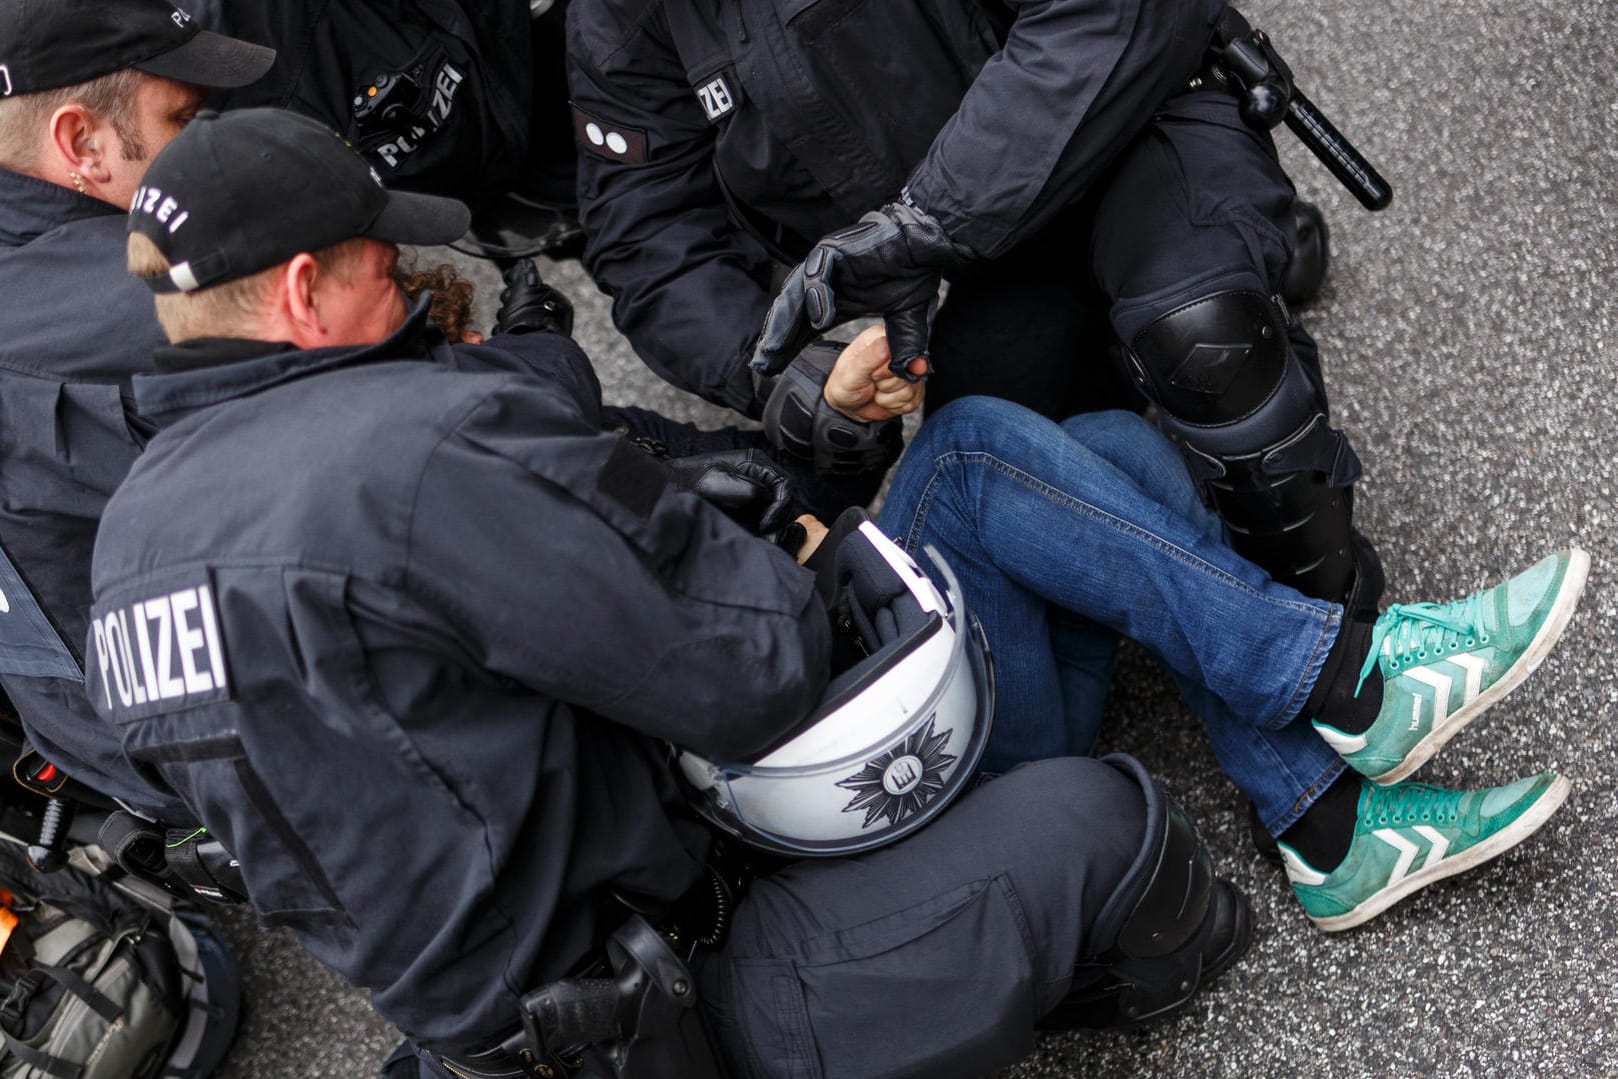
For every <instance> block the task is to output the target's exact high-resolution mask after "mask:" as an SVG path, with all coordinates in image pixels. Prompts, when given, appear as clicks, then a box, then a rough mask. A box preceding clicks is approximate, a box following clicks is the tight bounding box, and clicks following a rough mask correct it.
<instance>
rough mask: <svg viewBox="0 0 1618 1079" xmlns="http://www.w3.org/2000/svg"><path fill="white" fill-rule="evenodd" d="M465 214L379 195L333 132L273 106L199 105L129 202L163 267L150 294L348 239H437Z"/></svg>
mask: <svg viewBox="0 0 1618 1079" xmlns="http://www.w3.org/2000/svg"><path fill="white" fill-rule="evenodd" d="M470 224H471V213H470V211H469V210H468V209H467V208H466V206H465V204H463V203H461V202H457V201H456V200H455V199H446V198H439V197H437V196H435V195H420V194H415V193H413V192H406V191H389V190H387V189H386V188H384V187H383V186H382V178H381V177H380V176H378V175H377V172H376V170H375V169H373V168H372V167H371V166H370V165H369V164H368V163H367V162H366V161H365V159H364V158H362V157H361V156H360V155H359V153H358V152H356V151H355V150H354V148H353V147H352V146H350V145H349V144H348V143H347V142H344V141H343V138H342V136H340V135H338V134H337V133H336V132H334V131H332V130H330V129H329V128H327V127H326V126H325V125H324V124H321V123H320V122H319V121H316V120H311V119H309V118H308V117H305V116H300V115H298V114H297V113H293V112H288V111H286V110H284V109H242V110H240V111H236V112H228V113H224V114H220V113H216V112H203V113H200V114H198V116H197V118H196V119H195V120H193V121H192V122H191V123H190V125H189V126H187V127H186V129H185V130H184V131H182V132H181V133H180V134H179V135H178V136H177V137H176V138H175V139H174V141H173V142H171V143H169V144H168V146H166V147H165V148H164V149H163V151H162V152H161V153H160V154H158V155H157V157H156V159H155V160H153V162H152V164H151V167H150V168H148V169H147V170H146V175H145V177H144V178H143V179H142V180H141V187H140V188H139V190H137V191H136V192H135V201H134V203H133V204H132V205H131V206H130V208H129V231H130V232H138V233H141V234H142V235H144V236H146V237H148V238H149V239H151V240H152V242H153V243H155V244H156V245H157V248H158V250H160V251H161V252H162V253H163V255H164V256H165V257H166V258H167V259H168V260H169V263H170V265H171V267H172V268H171V269H170V270H169V272H168V273H165V274H161V275H158V276H156V277H148V278H145V279H144V280H145V281H146V284H147V285H148V286H150V287H151V289H152V291H153V292H160V293H161V292H195V291H196V290H198V289H204V288H208V287H209V286H211V285H219V284H223V283H225V282H227V281H235V280H237V279H239V278H243V277H246V276H248V275H250V274H254V273H257V272H259V271H260V270H267V269H269V268H270V267H271V266H277V265H279V264H281V263H283V262H286V261H287V260H288V259H291V258H292V257H293V256H294V255H297V254H299V253H302V252H311V253H312V252H315V251H319V250H321V249H322V248H325V247H330V246H332V245H333V244H338V243H342V242H343V241H344V240H351V239H354V238H355V237H359V236H368V237H371V238H372V239H376V240H384V241H387V242H390V243H399V244H443V243H449V242H450V241H452V240H457V239H459V238H460V237H461V236H463V235H465V233H466V230H467V228H468V226H469V225H470Z"/></svg>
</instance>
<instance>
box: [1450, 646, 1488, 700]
mask: <svg viewBox="0 0 1618 1079" xmlns="http://www.w3.org/2000/svg"><path fill="white" fill-rule="evenodd" d="M1449 661H1450V662H1451V663H1453V664H1455V665H1456V666H1457V667H1461V668H1463V669H1464V670H1465V671H1466V701H1465V703H1467V704H1471V703H1472V702H1473V701H1475V700H1477V697H1478V694H1479V693H1482V692H1483V672H1484V671H1486V670H1488V669H1489V661H1488V660H1486V659H1484V658H1483V657H1482V656H1474V655H1472V654H1471V653H1470V652H1464V653H1462V654H1461V655H1458V656H1451V657H1450V659H1449Z"/></svg>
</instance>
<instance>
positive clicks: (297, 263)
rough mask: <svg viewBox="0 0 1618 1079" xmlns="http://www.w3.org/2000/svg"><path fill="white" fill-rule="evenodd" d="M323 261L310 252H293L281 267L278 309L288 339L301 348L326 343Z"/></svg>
mask: <svg viewBox="0 0 1618 1079" xmlns="http://www.w3.org/2000/svg"><path fill="white" fill-rule="evenodd" d="M320 285H321V274H320V265H319V264H318V263H317V262H315V257H314V256H313V255H311V254H309V253H307V252H304V253H302V254H297V255H294V256H292V260H291V261H290V262H288V263H287V264H286V265H285V266H284V267H282V270H281V302H280V303H279V304H278V305H277V306H278V307H279V308H280V311H278V312H277V313H278V314H279V315H280V316H281V317H282V318H284V319H285V328H286V330H287V331H288V333H289V339H290V340H291V342H292V343H293V344H294V345H297V346H298V347H299V348H319V347H320V346H321V345H324V344H327V343H328V342H327V340H326V337H327V326H326V323H325V320H324V319H323V318H322V317H321V313H320Z"/></svg>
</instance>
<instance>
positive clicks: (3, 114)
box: [0, 67, 153, 173]
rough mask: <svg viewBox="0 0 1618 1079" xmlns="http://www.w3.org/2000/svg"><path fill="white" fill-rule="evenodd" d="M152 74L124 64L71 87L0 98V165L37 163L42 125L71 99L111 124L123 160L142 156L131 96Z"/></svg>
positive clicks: (23, 167) (22, 167)
mask: <svg viewBox="0 0 1618 1079" xmlns="http://www.w3.org/2000/svg"><path fill="white" fill-rule="evenodd" d="M152 77H153V76H151V75H148V74H146V72H144V71H137V70H136V69H135V68H132V67H126V68H124V69H123V70H121V71H114V72H113V73H112V74H111V75H102V76H101V77H100V78H96V79H91V80H90V81H89V82H81V83H78V84H77V85H75V86H61V87H58V88H57V89H55V90H41V91H40V92H39V93H37V94H19V95H17V96H15V97H6V98H0V168H5V169H9V170H11V171H12V172H24V173H27V172H31V171H32V170H33V169H34V168H35V167H37V166H38V164H39V148H40V145H41V143H42V142H43V141H44V135H45V125H46V124H47V123H48V122H49V121H50V118H51V117H52V116H53V115H54V114H55V113H56V110H57V109H60V108H62V107H63V106H65V105H74V104H77V105H83V106H84V108H85V109H86V110H88V111H89V112H90V113H92V114H93V115H95V116H97V117H99V118H100V119H102V120H105V121H106V122H107V123H109V124H111V125H112V128H113V130H114V131H116V132H117V133H118V139H119V141H120V142H122V143H123V157H124V160H126V161H145V160H146V158H147V147H146V144H145V143H144V142H143V141H142V140H141V137H140V130H139V128H138V127H136V125H135V98H136V96H137V95H138V94H139V93H140V88H141V85H142V84H143V83H144V82H145V81H146V80H147V79H150V78H152Z"/></svg>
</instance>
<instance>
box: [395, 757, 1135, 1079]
mask: <svg viewBox="0 0 1618 1079" xmlns="http://www.w3.org/2000/svg"><path fill="white" fill-rule="evenodd" d="M1149 797H1150V798H1153V799H1156V798H1158V797H1160V796H1159V795H1157V794H1156V793H1155V792H1153V793H1151V794H1148V793H1147V792H1146V791H1144V790H1143V789H1142V787H1141V786H1140V783H1139V781H1137V779H1135V778H1133V777H1132V776H1131V775H1129V774H1127V773H1126V772H1125V771H1122V770H1120V768H1117V767H1114V766H1112V765H1110V764H1107V763H1104V762H1103V761H1099V760H1096V759H1094V758H1091V757H1066V758H1058V759H1053V760H1045V761H1038V762H1035V763H1032V764H1025V765H1022V766H1020V767H1018V768H1015V769H1013V770H1011V771H1010V772H1008V773H1006V774H1005V775H1003V776H1000V777H999V778H997V779H995V780H993V781H991V782H988V783H985V784H983V785H981V786H979V787H978V788H977V789H975V790H973V791H971V792H969V793H967V794H966V795H964V796H963V797H962V798H961V799H960V800H959V801H958V802H956V803H955V804H954V805H951V806H950V807H949V808H948V809H947V810H945V811H944V812H943V813H942V814H940V816H939V818H938V819H937V820H935V821H933V822H932V823H931V824H929V825H928V826H927V827H926V828H923V829H922V830H921V831H919V832H916V833H914V834H912V835H910V836H908V837H906V838H905V839H903V840H901V841H899V842H898V843H895V844H893V845H892V846H888V847H883V848H881V849H880V850H876V851H872V852H871V853H869V854H865V855H860V856H857V857H852V858H837V859H824V860H822V859H804V860H802V861H798V862H794V863H792V864H790V865H788V866H787V867H786V868H784V869H782V870H780V871H778V872H776V873H774V874H772V875H770V876H769V877H767V878H765V879H763V880H761V881H757V882H755V883H754V884H753V885H752V887H751V888H750V889H749V891H748V892H747V894H746V895H745V896H744V897H743V899H742V901H741V902H740V903H739V904H738V905H737V908H736V912H735V916H734V918H733V920H732V923H731V930H730V935H729V937H728V938H727V940H726V942H725V945H724V947H723V948H721V949H720V950H719V951H718V952H699V953H698V955H697V957H696V959H695V960H693V967H694V968H695V970H696V974H697V983H698V992H699V996H700V1006H701V1007H702V1009H703V1012H704V1015H705V1018H706V1020H707V1022H708V1024H709V1027H710V1029H711V1030H712V1032H713V1033H714V1035H715V1036H716V1038H717V1041H718V1043H719V1047H720V1050H721V1052H722V1054H723V1055H724V1057H725V1061H726V1067H727V1069H728V1071H729V1079H787V1077H791V1079H864V1077H871V1079H874V1077H878V1076H894V1075H926V1076H928V1077H929V1079H975V1077H977V1076H981V1075H984V1074H987V1073H988V1072H991V1071H994V1070H996V1069H998V1068H1002V1067H1005V1066H1007V1065H1009V1064H1012V1063H1014V1062H1015V1061H1017V1060H1019V1059H1021V1058H1022V1057H1024V1056H1026V1055H1027V1054H1028V1053H1029V1052H1031V1051H1032V1050H1033V1047H1034V1024H1035V1021H1036V1020H1038V1019H1039V1018H1040V1017H1041V1016H1043V1015H1045V1014H1046V1013H1047V1012H1049V1011H1050V1010H1051V1008H1052V1007H1054V1006H1055V1005H1056V1004H1057V1002H1058V1001H1060V1000H1061V999H1062V997H1063V996H1065V995H1066V994H1067V993H1068V992H1069V991H1070V990H1071V989H1076V988H1082V987H1084V986H1085V985H1088V984H1090V983H1092V982H1096V981H1099V980H1101V979H1102V978H1104V977H1106V976H1107V972H1106V969H1105V967H1104V966H1103V965H1101V964H1099V963H1094V962H1090V960H1092V959H1093V957H1094V956H1096V955H1097V954H1098V953H1099V952H1102V951H1105V950H1107V949H1109V948H1111V947H1112V946H1113V944H1114V943H1115V942H1116V934H1117V926H1118V923H1119V921H1120V919H1121V918H1122V917H1123V916H1125V915H1127V913H1128V907H1129V906H1130V905H1131V904H1132V901H1133V898H1134V897H1133V896H1129V897H1119V898H1120V899H1122V902H1121V903H1120V902H1117V901H1115V902H1113V903H1112V906H1111V908H1110V909H1109V908H1108V902H1109V900H1114V898H1115V895H1116V894H1117V893H1118V892H1119V890H1120V885H1121V884H1122V883H1123V881H1124V879H1125V875H1126V873H1127V872H1128V871H1129V869H1130V867H1131V865H1132V864H1133V863H1135V862H1136V860H1137V859H1138V858H1139V857H1141V856H1142V846H1143V843H1144V838H1145V834H1146V818H1147V812H1148V807H1147V799H1148V798H1149ZM1159 811H1161V810H1159ZM1104 910H1105V911H1106V914H1105V917H1103V911H1104ZM382 1074H383V1079H407V1077H408V1079H417V1077H418V1076H419V1077H420V1079H451V1076H450V1075H449V1073H448V1072H446V1071H445V1070H444V1069H443V1068H441V1067H440V1066H439V1065H438V1064H437V1063H436V1062H434V1061H432V1060H429V1059H427V1058H425V1057H420V1058H418V1056H417V1054H416V1052H415V1050H414V1047H413V1046H411V1045H410V1044H409V1043H408V1042H406V1043H404V1044H402V1045H400V1046H399V1048H398V1049H397V1050H396V1051H395V1052H394V1054H393V1056H392V1057H391V1058H390V1059H389V1061H388V1063H387V1064H385V1065H384V1066H383V1070H382ZM692 1079H698V1077H695V1076H694V1077H692ZM704 1079H706V1077H704Z"/></svg>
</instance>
